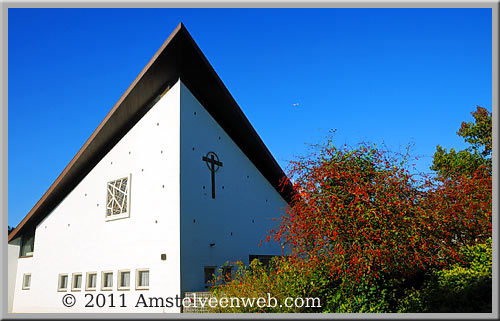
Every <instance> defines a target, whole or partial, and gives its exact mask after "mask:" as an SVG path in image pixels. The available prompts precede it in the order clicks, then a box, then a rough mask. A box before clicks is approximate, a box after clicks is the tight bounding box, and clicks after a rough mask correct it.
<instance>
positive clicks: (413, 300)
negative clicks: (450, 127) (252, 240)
mask: <svg viewBox="0 0 500 321" xmlns="http://www.w3.org/2000/svg"><path fill="white" fill-rule="evenodd" d="M472 116H473V117H474V120H475V122H470V123H466V122H464V123H462V126H461V128H460V130H459V131H458V133H457V134H458V135H459V136H462V137H463V138H464V139H465V141H466V142H467V143H469V144H471V145H472V147H470V148H468V149H467V150H464V151H460V152H458V153H456V152H455V150H454V149H451V150H450V152H447V151H446V150H445V149H444V148H442V147H440V146H437V151H436V153H435V155H434V160H433V165H432V167H431V170H434V171H435V173H434V174H423V173H416V170H415V168H414V165H415V164H413V162H414V160H417V159H416V158H412V157H411V155H410V154H409V152H408V149H407V151H406V152H405V153H395V152H391V151H388V150H386V149H384V148H381V147H379V146H376V145H371V144H360V145H358V146H355V147H348V146H345V145H344V146H341V147H336V146H335V145H334V144H333V142H332V140H331V139H327V141H326V143H325V144H323V145H316V146H315V149H314V151H313V152H312V153H311V154H309V155H307V156H304V157H301V158H298V159H297V160H295V161H292V162H291V163H290V167H289V170H288V175H287V176H288V177H287V178H286V179H285V180H283V182H282V185H283V188H285V187H286V188H289V187H290V186H285V185H290V184H291V187H292V189H293V190H294V191H295V194H294V196H293V198H292V201H291V202H290V203H289V205H288V206H287V208H286V211H285V212H284V214H283V216H282V217H281V218H278V219H276V221H277V222H278V226H277V228H276V229H273V230H272V231H270V233H269V235H268V237H267V241H271V240H273V241H277V242H278V243H279V244H281V245H282V248H283V254H284V255H283V256H281V257H277V258H275V259H273V260H272V262H271V265H270V267H268V268H264V267H262V266H258V265H256V264H257V263H256V262H252V264H251V265H250V268H243V269H239V270H240V271H242V272H238V274H237V275H236V276H235V278H234V279H233V280H231V281H230V282H227V283H225V284H223V285H221V286H217V287H214V289H213V293H214V295H228V294H230V295H232V296H251V295H254V296H265V294H266V293H271V294H272V295H273V296H275V297H277V298H279V299H284V298H286V297H289V296H294V297H297V296H311V297H318V298H320V299H321V302H323V306H322V307H321V309H308V310H307V309H306V310H304V309H285V308H283V309H281V308H280V309H276V308H273V309H260V310H259V309H258V310H252V309H246V310H245V309H243V310H242V309H236V310H234V311H232V312H318V311H321V312H458V311H462V312H490V311H491V235H492V177H491V173H492V170H491V169H492V167H491V163H492V162H491V158H490V155H491V151H492V149H491V142H492V140H491V113H489V112H488V111H487V110H486V109H484V108H482V107H478V108H477V110H476V111H475V112H473V113H472ZM240 265H241V264H240ZM252 266H253V267H252ZM222 312H223V311H222Z"/></svg>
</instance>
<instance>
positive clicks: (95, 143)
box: [8, 23, 292, 242]
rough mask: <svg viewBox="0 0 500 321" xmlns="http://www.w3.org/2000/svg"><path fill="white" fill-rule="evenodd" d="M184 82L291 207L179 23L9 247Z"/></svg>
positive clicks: (260, 146)
mask: <svg viewBox="0 0 500 321" xmlns="http://www.w3.org/2000/svg"><path fill="white" fill-rule="evenodd" d="M179 79H181V80H182V82H183V83H184V84H185V85H186V86H187V87H188V88H189V90H190V91H191V92H192V93H193V95H194V96H195V97H196V98H197V99H198V100H199V101H200V102H201V103H202V104H203V106H204V107H205V108H206V109H207V111H208V112H209V113H210V114H211V115H212V117H214V118H215V120H216V121H217V122H218V123H219V124H220V125H221V127H222V128H223V129H224V130H225V131H226V132H227V134H228V135H229V136H230V137H231V138H232V139H233V140H234V142H235V143H236V144H237V145H238V146H239V148H240V149H241V150H242V151H243V152H244V153H245V155H246V156H247V157H248V158H249V159H250V160H251V161H252V162H253V163H254V165H255V166H256V167H257V168H258V169H259V170H260V171H261V172H262V174H263V175H264V176H265V177H266V178H267V180H268V181H269V182H270V183H271V184H272V185H273V186H274V187H275V189H276V190H277V191H278V192H279V193H280V194H281V195H282V197H283V198H284V199H285V200H286V201H287V202H290V200H291V196H292V190H291V188H290V187H289V186H287V188H285V189H283V188H282V187H281V186H280V181H281V180H282V178H284V177H285V174H284V173H283V171H282V169H281V168H280V166H279V165H278V163H277V162H276V160H275V159H274V157H273V156H272V155H271V153H270V152H269V150H268V149H267V147H266V146H265V145H264V143H263V142H262V140H261V139H260V137H259V136H258V135H257V133H256V132H255V130H254V129H253V127H252V125H251V124H250V122H249V121H248V119H247V118H246V117H245V115H244V114H243V112H242V111H241V109H240V108H239V106H238V104H237V103H236V101H235V100H234V99H233V97H232V96H231V94H230V93H229V91H228V90H227V88H226V86H224V84H223V83H222V81H221V80H220V78H219V77H218V76H217V74H216V73H215V71H214V69H213V68H212V66H211V65H210V63H209V62H208V60H207V59H206V57H205V56H204V55H203V53H202V52H201V50H200V49H199V47H198V46H197V45H196V43H195V42H194V40H193V38H192V37H191V36H190V34H189V33H188V31H187V30H186V28H185V27H184V25H183V24H182V23H180V24H179V25H178V26H177V27H176V28H175V30H174V31H173V32H172V34H171V35H170V36H169V37H168V39H167V40H166V41H165V42H164V43H163V45H162V46H161V47H160V49H159V50H158V51H157V52H156V54H155V55H154V56H153V58H152V59H151V60H150V61H149V63H148V64H147V65H146V66H145V67H144V69H143V70H142V71H141V72H140V73H139V75H138V76H137V77H136V79H135V80H134V81H133V82H132V84H131V85H130V86H129V87H128V89H127V90H126V91H125V93H124V94H123V95H122V96H121V97H120V99H119V100H118V101H117V102H116V104H115V105H114V106H113V108H112V109H111V111H110V112H109V113H108V114H107V115H106V117H105V118H104V120H103V121H102V122H101V123H100V124H99V126H98V127H97V128H96V130H95V131H94V132H93V133H92V135H91V136H90V137H89V139H88V140H87V141H86V142H85V144H84V145H83V146H82V148H80V150H79V151H78V153H77V154H76V155H75V157H73V159H72V160H71V161H70V163H69V164H68V165H67V166H66V168H64V170H63V171H62V173H61V174H60V175H59V176H58V177H57V179H56V180H55V181H54V183H53V184H52V185H51V186H50V187H49V189H48V190H47V191H46V192H45V194H44V195H43V196H42V198H40V200H39V201H38V202H37V203H36V204H35V206H34V207H33V208H32V209H31V211H30V212H29V213H28V214H27V215H26V217H25V218H24V219H23V220H22V221H21V223H19V224H18V226H17V227H16V228H15V229H14V230H13V231H12V232H11V233H10V234H9V238H8V241H9V242H10V241H11V240H12V239H14V238H16V237H18V236H19V235H21V234H22V231H23V230H25V229H27V228H31V227H35V226H36V225H37V224H38V223H40V222H41V221H42V220H43V219H44V218H45V217H46V216H47V215H48V214H49V213H50V212H51V211H52V210H53V209H54V208H55V207H56V206H57V205H58V204H59V203H60V202H61V201H62V200H63V199H64V198H65V197H66V196H67V195H68V194H69V193H70V192H71V190H72V189H73V188H74V187H75V186H76V185H77V184H78V183H79V182H80V181H81V180H82V179H83V178H84V177H85V175H87V174H88V173H89V172H90V171H91V170H92V168H94V166H95V165H97V163H98V162H99V161H100V160H101V159H102V158H103V157H104V156H105V155H106V154H107V153H108V152H109V151H110V150H111V148H112V147H113V146H114V145H115V144H116V143H117V142H118V141H119V140H120V139H121V138H122V137H123V136H124V135H125V134H126V133H127V132H128V131H129V130H130V129H131V128H132V127H133V126H134V125H135V124H136V123H137V122H138V121H139V120H140V119H141V118H142V116H144V115H145V114H146V113H147V112H148V111H149V109H151V107H152V106H153V105H154V104H155V103H156V102H157V101H158V99H159V98H160V97H161V96H162V94H163V93H164V92H165V91H166V90H168V89H169V88H171V86H173V85H174V84H175V83H176V82H177V80H179Z"/></svg>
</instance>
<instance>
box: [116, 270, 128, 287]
mask: <svg viewBox="0 0 500 321" xmlns="http://www.w3.org/2000/svg"><path fill="white" fill-rule="evenodd" d="M118 290H130V270H120V271H118Z"/></svg>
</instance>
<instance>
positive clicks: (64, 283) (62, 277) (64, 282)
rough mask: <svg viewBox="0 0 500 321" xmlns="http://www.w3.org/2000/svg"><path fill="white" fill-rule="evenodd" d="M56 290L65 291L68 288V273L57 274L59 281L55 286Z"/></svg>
mask: <svg viewBox="0 0 500 321" xmlns="http://www.w3.org/2000/svg"><path fill="white" fill-rule="evenodd" d="M57 290H58V291H67V290H68V275H67V274H59V282H58V286H57Z"/></svg>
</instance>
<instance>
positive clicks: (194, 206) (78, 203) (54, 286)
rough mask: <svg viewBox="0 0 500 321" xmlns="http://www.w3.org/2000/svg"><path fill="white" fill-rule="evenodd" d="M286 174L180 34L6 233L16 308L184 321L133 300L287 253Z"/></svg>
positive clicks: (181, 290) (200, 286)
mask: <svg viewBox="0 0 500 321" xmlns="http://www.w3.org/2000/svg"><path fill="white" fill-rule="evenodd" d="M284 177H285V175H284V173H283V171H282V169H281V168H280V167H279V165H278V164H277V162H276V161H275V159H274V158H273V156H272V155H271V153H270V152H269V150H268V149H267V147H266V146H265V145H264V143H263V142H262V140H261V139H260V138H259V136H258V135H257V133H256V132H255V130H254V129H253V127H252V126H251V125H250V123H249V121H248V120H247V118H246V117H245V115H244V114H243V113H242V111H241V109H240V108H239V107H238V105H237V103H236V102H235V100H234V99H233V97H232V96H231V94H230V93H229V91H228V90H227V88H226V87H225V86H224V84H223V83H222V81H221V80H220V78H219V77H218V76H217V74H216V73H215V71H214V70H213V68H212V67H211V66H210V64H209V62H208V60H207V59H206V58H205V56H204V55H203V53H202V52H201V50H200V49H199V48H198V46H197V45H196V43H195V42H194V40H193V39H192V38H191V36H190V35H189V33H188V32H187V30H186V29H185V27H184V26H183V25H182V24H180V25H179V26H178V27H177V28H176V29H175V31H174V32H173V33H172V34H171V35H170V36H169V38H168V39H167V40H166V42H165V43H164V44H163V45H162V46H161V48H160V49H159V50H158V52H157V53H156V54H155V55H154V56H153V58H152V59H151V61H150V62H149V63H148V64H147V65H146V67H145V68H144V69H143V70H142V71H141V73H140V74H139V75H138V76H137V78H136V79H135V80H134V82H133V83H132V84H131V85H130V87H129V88H128V89H127V90H126V92H125V93H124V94H123V95H122V97H121V98H120V99H119V101H118V102H117V103H116V104H115V106H114V107H113V108H112V109H111V111H110V112H109V113H108V114H107V116H106V117H105V119H104V120H103V121H102V122H101V124H100V125H99V126H98V127H97V129H96V130H95V131H94V132H93V134H92V135H91V136H90V138H89V139H88V140H87V141H86V143H85V144H84V145H83V147H81V149H80V150H79V151H78V153H77V154H76V155H75V156H74V158H73V159H72V160H71V162H70V163H69V164H68V165H67V166H66V168H65V169H64V170H63V171H62V173H61V174H60V175H59V177H58V178H57V179H56V180H55V182H54V183H53V184H52V185H51V186H50V188H49V189H48V190H47V192H46V193H45V194H44V195H43V196H42V197H41V199H40V200H39V201H38V202H37V203H36V205H35V206H34V207H33V209H32V210H31V211H30V212H29V213H28V214H27V215H26V217H25V218H24V219H23V220H22V221H21V223H19V225H18V226H17V227H16V228H15V229H14V230H13V231H12V232H11V233H10V234H9V237H8V242H9V245H8V282H9V284H8V297H9V306H8V309H9V312H13V313H23V312H64V313H72V312H78V313H82V312H94V313H95V312H117V313H120V312H139V313H141V312H180V308H179V307H178V306H177V305H176V304H175V302H174V305H173V306H154V307H150V306H148V307H145V306H144V304H139V305H137V303H138V300H139V298H140V297H141V295H142V297H143V298H146V299H147V298H149V297H161V298H164V299H165V298H168V297H170V298H173V297H176V296H178V297H181V298H182V297H183V296H184V295H185V293H186V292H192V291H208V287H209V283H210V279H211V277H212V275H213V273H218V272H217V271H218V269H219V268H221V267H223V266H224V271H225V273H230V272H231V268H232V267H231V262H235V261H237V260H242V261H243V262H245V263H248V262H249V260H250V259H253V258H261V259H264V260H265V259H266V258H269V257H270V256H273V255H281V253H282V252H281V247H280V245H279V244H277V243H273V242H269V243H268V242H262V245H260V246H259V243H260V240H263V239H265V237H266V235H267V232H268V231H269V230H270V229H272V228H274V227H275V225H276V224H277V223H276V222H273V220H272V219H273V218H279V217H280V216H281V213H282V212H283V210H284V208H285V207H286V206H287V203H288V202H289V200H290V197H291V191H290V189H285V190H283V189H282V188H281V186H280V181H281V179H282V178H284ZM147 302H149V301H147Z"/></svg>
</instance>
